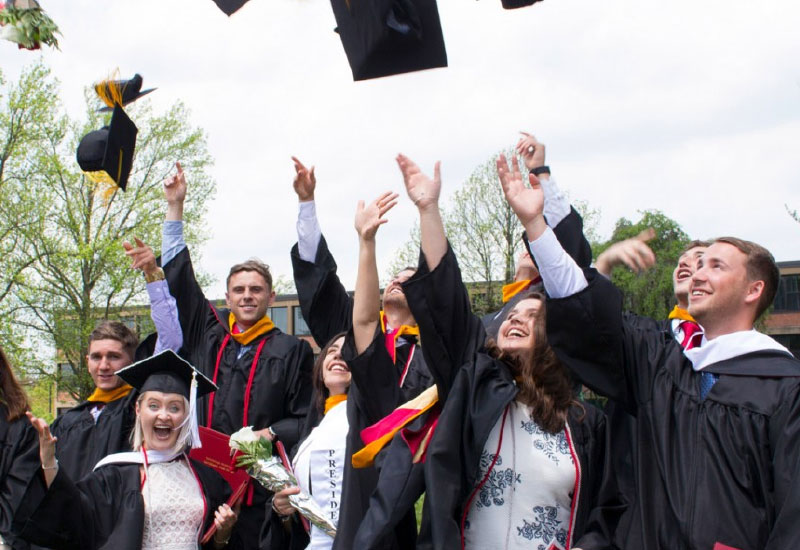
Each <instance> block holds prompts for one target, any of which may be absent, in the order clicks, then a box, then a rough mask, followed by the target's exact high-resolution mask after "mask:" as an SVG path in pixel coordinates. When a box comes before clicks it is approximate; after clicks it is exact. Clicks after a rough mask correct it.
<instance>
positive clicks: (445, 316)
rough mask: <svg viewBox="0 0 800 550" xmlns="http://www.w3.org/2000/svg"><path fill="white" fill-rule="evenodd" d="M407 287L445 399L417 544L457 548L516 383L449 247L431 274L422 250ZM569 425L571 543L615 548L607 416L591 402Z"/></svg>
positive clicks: (430, 455) (428, 465) (573, 413)
mask: <svg viewBox="0 0 800 550" xmlns="http://www.w3.org/2000/svg"><path fill="white" fill-rule="evenodd" d="M403 286H404V290H405V292H406V296H407V297H408V301H409V305H410V307H411V310H412V312H413V313H414V316H415V318H416V319H417V322H418V323H419V326H420V334H421V336H422V339H423V340H424V341H425V347H424V348H423V351H424V353H425V354H426V357H427V360H428V364H429V365H431V366H432V373H433V376H434V378H435V379H436V384H437V386H438V390H439V399H440V401H441V402H442V403H443V405H442V411H441V413H440V416H439V420H438V424H437V426H436V431H435V434H434V436H433V438H432V440H431V442H430V445H429V447H428V450H427V458H426V461H425V463H424V477H425V486H426V498H425V514H424V516H423V525H422V528H421V530H420V536H419V543H418V546H417V547H418V548H437V549H438V548H454V547H458V545H459V544H460V541H461V518H462V514H463V513H464V512H465V506H466V504H467V501H468V498H469V496H470V494H471V493H472V492H473V490H474V489H475V487H476V485H477V484H478V482H479V479H478V474H479V465H480V456H481V452H482V451H483V449H484V446H485V443H486V440H487V439H488V437H489V434H490V432H491V430H492V428H493V427H494V425H495V424H496V423H497V421H498V420H499V419H500V418H501V416H502V414H503V411H504V409H505V408H506V407H507V406H508V405H509V404H510V403H511V401H513V400H514V398H515V397H516V394H517V387H516V384H515V383H514V380H513V377H512V374H511V372H510V370H509V369H508V367H507V366H506V365H505V363H503V362H502V361H499V360H497V359H494V358H492V357H491V356H490V355H489V354H488V353H486V350H485V347H484V346H485V341H486V332H485V330H484V328H483V324H482V323H481V321H480V319H479V318H478V317H476V316H475V315H473V314H472V312H471V310H470V301H469V296H468V295H467V291H466V288H465V287H464V284H463V282H462V280H461V272H460V270H459V268H458V263H457V261H456V258H455V255H454V254H453V251H452V249H450V247H449V246H448V250H447V253H446V254H445V256H444V258H442V261H441V263H440V264H439V265H438V266H437V267H436V269H434V270H433V271H430V270H429V269H428V266H427V263H426V262H425V258H424V256H423V255H420V267H419V269H418V271H417V273H416V274H415V275H414V276H413V277H412V278H411V279H409V280H408V281H407V282H406V283H405V284H404V285H403ZM568 424H569V428H570V433H571V436H572V438H573V444H574V447H575V451H576V454H577V458H578V461H579V462H580V469H581V475H580V479H579V492H578V495H577V496H576V497H575V498H577V506H575V507H574V512H573V518H572V540H573V541H574V546H580V547H581V548H583V549H584V550H588V549H601V548H613V545H612V544H611V537H612V535H613V530H614V529H615V527H616V520H617V518H618V515H619V513H620V512H621V507H620V503H619V502H618V500H617V494H616V488H615V486H614V484H613V478H612V477H611V476H610V475H608V471H609V469H610V460H609V457H608V452H609V449H608V447H609V446H608V444H607V435H606V426H605V418H604V416H603V415H602V413H600V412H599V411H597V410H596V409H594V408H592V407H590V406H584V407H577V406H576V407H572V408H571V409H570V411H569V414H568Z"/></svg>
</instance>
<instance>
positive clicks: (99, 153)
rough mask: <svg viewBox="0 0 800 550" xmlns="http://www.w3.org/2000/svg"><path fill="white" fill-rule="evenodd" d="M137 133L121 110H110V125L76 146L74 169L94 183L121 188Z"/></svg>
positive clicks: (124, 183) (131, 157)
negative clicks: (76, 158) (78, 167)
mask: <svg viewBox="0 0 800 550" xmlns="http://www.w3.org/2000/svg"><path fill="white" fill-rule="evenodd" d="M138 132H139V130H138V129H137V128H136V125H135V124H134V123H133V121H132V120H131V119H130V118H128V115H127V114H125V111H123V110H122V107H120V106H119V105H117V106H116V107H114V113H113V114H112V115H111V123H110V124H109V125H108V126H104V127H103V128H102V129H100V130H95V131H93V132H89V133H88V134H86V135H85V136H83V138H82V139H81V142H80V143H79V144H78V153H77V157H78V165H79V166H80V167H81V170H83V171H84V172H86V175H87V176H88V177H89V179H91V180H92V181H94V182H97V183H106V184H110V185H111V186H112V189H113V188H115V187H116V186H119V187H120V188H122V190H123V191H125V188H126V187H127V185H128V176H129V175H130V173H131V168H132V167H133V151H134V149H135V148H136V134H137V133H138Z"/></svg>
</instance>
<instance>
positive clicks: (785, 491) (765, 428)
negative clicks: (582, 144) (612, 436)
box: [547, 270, 800, 550]
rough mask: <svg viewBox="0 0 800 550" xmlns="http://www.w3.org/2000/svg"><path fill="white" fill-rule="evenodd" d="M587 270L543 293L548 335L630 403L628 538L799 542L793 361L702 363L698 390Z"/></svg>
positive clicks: (655, 547)
mask: <svg viewBox="0 0 800 550" xmlns="http://www.w3.org/2000/svg"><path fill="white" fill-rule="evenodd" d="M586 277H587V280H588V281H589V286H588V288H586V289H584V290H583V291H581V292H579V293H577V294H575V295H573V296H570V297H567V298H563V299H559V300H548V304H547V312H548V317H547V325H548V335H549V339H550V343H551V345H552V346H553V348H554V349H555V350H556V352H557V353H558V355H559V357H561V359H562V361H564V362H565V363H566V364H567V365H568V366H569V367H570V368H572V369H573V371H574V372H575V373H576V374H577V375H578V376H579V377H580V378H581V379H582V380H583V382H584V383H585V384H586V385H588V386H589V387H591V388H592V389H594V390H595V391H597V392H598V393H601V394H603V395H607V396H609V397H610V398H613V399H616V400H617V401H619V402H620V403H622V404H623V405H624V406H626V407H627V408H628V409H632V410H635V411H636V418H637V420H636V424H635V426H636V453H637V457H636V464H635V470H634V476H635V488H636V492H637V499H636V502H635V503H634V507H635V510H634V518H633V521H632V523H631V526H630V528H631V540H636V541H640V546H638V547H639V548H647V549H648V550H660V549H664V550H667V549H669V550H682V549H686V550H688V549H699V550H705V549H709V550H711V549H712V548H713V547H714V545H715V544H716V543H717V542H719V543H721V544H725V545H727V546H730V547H733V548H741V549H748V550H749V549H756V548H758V549H769V550H773V549H788V548H800V523H798V521H797V518H798V517H800V469H798V467H797V465H798V463H800V422H798V419H800V378H798V375H800V362H798V361H797V360H796V359H794V358H793V357H791V356H790V355H788V354H785V353H781V352H776V351H767V352H760V353H753V354H747V355H743V356H739V357H735V358H733V359H730V360H727V361H722V362H720V363H717V364H715V365H709V366H708V367H706V368H705V370H706V371H709V372H715V373H718V374H720V378H719V380H718V381H717V383H716V384H715V385H714V386H713V387H712V388H711V391H710V393H709V394H708V396H707V397H706V399H704V400H703V399H701V398H700V390H699V387H700V379H701V374H700V373H698V372H696V371H694V370H693V368H692V364H691V362H690V361H689V360H688V359H687V358H686V356H685V355H684V354H683V350H682V348H681V346H680V345H679V343H678V342H677V341H675V339H674V337H673V336H672V335H671V334H668V333H666V332H663V331H662V332H659V331H654V330H648V329H642V328H641V326H638V325H637V324H636V323H632V322H630V320H628V319H625V318H623V315H622V312H621V306H622V300H621V296H620V294H619V291H618V290H617V289H616V288H615V287H614V286H613V285H612V284H611V283H610V282H609V281H608V280H606V279H605V278H604V277H602V276H600V275H598V274H597V273H596V272H594V270H587V271H586ZM576 335H580V337H576ZM621 542H625V541H621ZM631 548H633V546H631Z"/></svg>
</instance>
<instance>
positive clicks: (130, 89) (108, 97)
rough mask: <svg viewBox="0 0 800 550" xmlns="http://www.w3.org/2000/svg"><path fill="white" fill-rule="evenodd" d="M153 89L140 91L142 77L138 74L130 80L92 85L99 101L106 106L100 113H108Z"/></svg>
mask: <svg viewBox="0 0 800 550" xmlns="http://www.w3.org/2000/svg"><path fill="white" fill-rule="evenodd" d="M155 89H156V88H149V89H147V90H142V76H141V75H140V74H138V73H137V74H135V75H133V78H131V79H130V80H111V79H106V80H102V81H100V82H98V83H96V84H95V85H94V91H95V92H97V95H98V97H99V98H100V99H101V101H102V102H103V103H105V104H106V106H105V107H103V108H101V109H100V110H101V111H110V110H111V109H113V108H114V106H116V105H127V104H128V103H131V102H133V101H136V100H137V99H139V98H140V97H142V96H144V95H147V94H149V93H150V92H152V91H153V90H155Z"/></svg>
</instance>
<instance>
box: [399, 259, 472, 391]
mask: <svg viewBox="0 0 800 550" xmlns="http://www.w3.org/2000/svg"><path fill="white" fill-rule="evenodd" d="M403 291H404V292H405V295H406V299H407V300H408V306H409V308H410V309H411V313H412V314H413V315H414V319H415V320H416V321H417V324H418V325H419V332H420V342H421V344H422V346H421V347H422V353H423V355H424V357H425V362H426V364H427V366H428V368H429V369H430V371H431V374H432V375H433V378H434V381H435V382H436V385H437V387H438V391H439V401H441V402H444V400H445V399H446V398H447V393H448V392H449V391H450V387H451V386H452V384H453V380H454V379H455V376H456V373H457V372H458V369H459V368H460V367H461V366H462V365H463V364H465V363H466V362H467V361H469V360H470V359H471V358H472V357H473V356H474V355H475V352H476V351H478V350H479V349H480V348H481V347H482V346H483V345H484V343H485V341H486V331H485V330H484V328H483V323H481V320H480V318H479V317H477V316H476V315H474V314H473V313H472V307H471V305H470V301H469V295H468V294H467V289H466V287H465V286H464V283H463V281H462V280H461V270H460V269H459V267H458V262H457V261H456V257H455V254H454V253H453V250H452V248H450V244H449V243H448V245H447V252H446V253H445V255H444V257H443V258H442V261H441V262H440V263H439V265H438V266H436V269H434V270H433V271H430V270H429V269H428V264H427V262H426V261H425V256H424V255H423V254H422V253H420V260H419V267H418V269H417V272H416V273H415V274H414V275H413V276H412V277H411V278H410V279H409V280H408V281H406V282H405V283H403Z"/></svg>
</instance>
